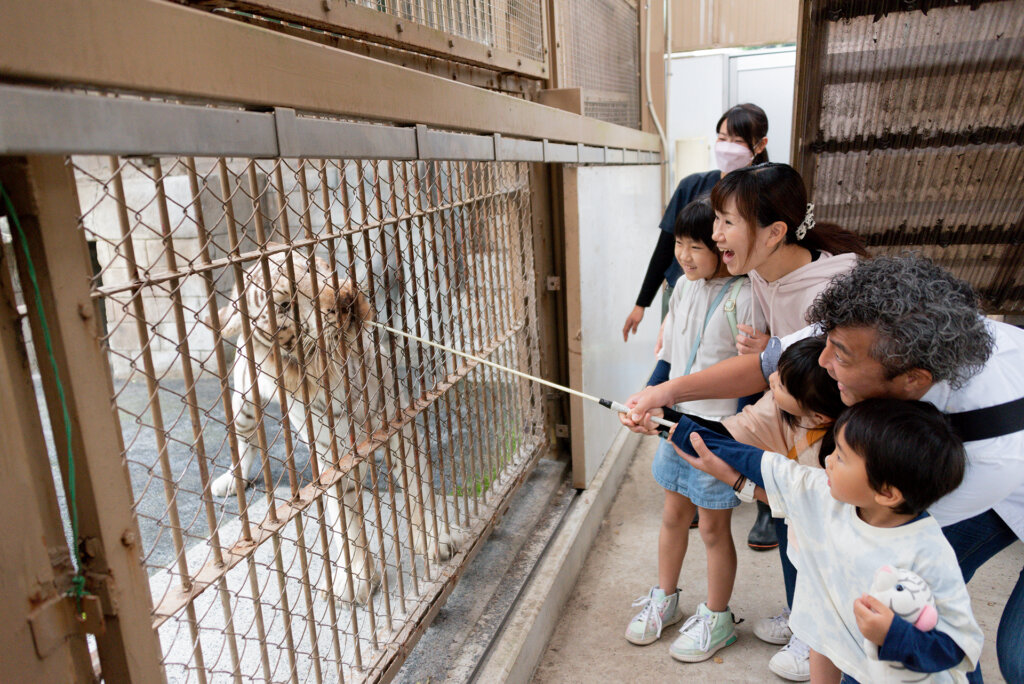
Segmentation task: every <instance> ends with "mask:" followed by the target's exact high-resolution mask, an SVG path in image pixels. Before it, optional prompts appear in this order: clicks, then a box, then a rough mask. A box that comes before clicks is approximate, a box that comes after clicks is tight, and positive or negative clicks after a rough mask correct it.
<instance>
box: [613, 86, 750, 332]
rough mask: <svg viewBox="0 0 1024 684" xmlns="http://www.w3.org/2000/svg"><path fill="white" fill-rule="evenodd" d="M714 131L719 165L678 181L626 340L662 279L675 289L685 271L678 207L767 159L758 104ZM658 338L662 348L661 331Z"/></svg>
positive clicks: (726, 117)
mask: <svg viewBox="0 0 1024 684" xmlns="http://www.w3.org/2000/svg"><path fill="white" fill-rule="evenodd" d="M715 130H717V131H718V140H717V141H716V142H715V159H716V160H717V162H718V168H717V169H713V170H711V171H706V172H703V173H694V174H691V175H689V176H687V177H686V178H684V179H683V180H681V181H679V185H678V186H677V187H676V191H675V192H674V193H673V194H672V199H671V200H669V203H668V207H666V208H665V214H664V216H662V218H661V223H660V224H659V227H660V228H661V233H660V235H659V236H658V242H657V244H656V245H655V247H654V252H653V253H652V254H651V260H650V263H648V264H647V273H646V275H644V282H643V285H642V286H641V287H640V295H639V296H638V297H637V298H636V306H634V307H633V310H632V311H631V312H630V313H629V316H627V317H626V324H625V325H624V326H623V327H622V339H623V341H626V340H627V339H628V338H629V333H630V331H632V332H633V333H634V334H636V329H637V326H639V325H640V321H641V320H643V317H644V309H646V308H647V307H649V306H650V305H651V302H653V301H654V296H655V295H656V294H657V293H658V288H660V287H661V281H662V280H665V281H666V282H668V286H669V288H672V287H674V286H675V284H676V280H677V279H678V278H679V276H680V275H681V274H682V269H680V268H679V264H678V263H677V262H676V259H675V238H674V237H673V234H672V231H673V227H674V226H675V222H676V214H678V213H679V210H680V209H682V208H683V207H685V206H686V205H687V204H689V203H690V202H692V201H693V200H695V199H697V198H698V197H703V196H706V195H709V194H710V193H711V188H713V187H714V185H715V183H717V182H718V181H719V180H720V179H721V178H722V177H723V176H725V175H726V174H727V173H729V172H730V171H734V170H735V169H740V168H743V167H745V166H749V165H750V164H760V163H761V162H766V161H768V153H767V151H766V149H765V148H766V147H767V145H768V138H767V137H766V136H767V135H768V117H767V116H766V115H765V113H764V110H763V109H761V108H760V107H758V106H757V105H755V104H750V103H747V104H739V105H736V106H735V107H732V108H730V109H729V110H728V111H726V112H725V114H722V118H720V119H719V120H718V125H717V126H716V127H715ZM666 301H667V299H666ZM745 327H746V326H744V328H745ZM658 338H659V339H658V348H660V347H661V335H660V334H659V335H658ZM655 352H657V350H655Z"/></svg>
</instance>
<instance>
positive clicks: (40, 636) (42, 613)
mask: <svg viewBox="0 0 1024 684" xmlns="http://www.w3.org/2000/svg"><path fill="white" fill-rule="evenodd" d="M81 600H82V603H81V609H79V605H78V600H77V599H75V597H73V596H63V595H62V596H54V597H52V598H50V599H48V600H46V601H45V602H43V603H42V604H40V605H39V607H37V608H36V609H35V610H34V611H32V613H30V614H29V616H28V624H29V627H30V628H31V629H32V641H33V642H34V643H35V647H36V654H37V655H38V656H39V657H40V659H42V658H46V657H47V656H49V655H50V654H51V653H53V652H54V651H56V650H57V649H58V648H59V647H60V646H61V644H63V643H64V641H65V640H66V639H67V638H68V637H70V636H74V635H78V634H82V635H84V634H103V632H104V630H105V629H106V625H105V623H104V621H103V607H102V606H101V605H100V597H99V596H95V595H91V594H90V595H88V596H83V597H82V599H81Z"/></svg>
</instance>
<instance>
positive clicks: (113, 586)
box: [0, 156, 162, 682]
mask: <svg viewBox="0 0 1024 684" xmlns="http://www.w3.org/2000/svg"><path fill="white" fill-rule="evenodd" d="M0 178H2V180H3V183H4V186H5V187H6V188H7V189H8V193H9V194H10V195H11V197H12V199H13V201H14V204H15V209H16V211H17V212H18V214H19V216H20V218H21V223H22V225H23V226H24V228H25V233H26V236H27V238H28V248H29V252H30V254H31V257H32V261H33V262H34V264H35V270H36V273H37V274H38V276H39V278H38V281H39V287H40V290H41V293H42V299H43V302H42V305H43V309H44V311H45V313H46V317H47V319H48V320H49V325H50V335H51V338H52V341H53V352H54V356H55V358H56V362H57V368H58V372H59V373H60V375H61V377H62V378H63V381H64V390H65V396H66V397H67V402H68V408H69V411H70V414H71V423H72V426H71V428H72V444H71V448H72V452H73V454H74V460H75V471H76V474H77V477H76V479H77V500H78V502H79V519H80V535H81V537H82V546H83V558H84V564H85V567H84V570H85V573H86V577H87V586H86V588H87V590H88V591H89V592H91V593H92V594H95V595H96V596H98V597H99V598H100V601H101V602H102V608H103V613H104V616H105V618H106V630H105V632H104V633H103V634H101V635H98V636H97V638H96V641H97V645H98V647H99V658H100V663H101V667H102V671H103V676H104V678H106V679H107V680H108V681H147V682H149V681H158V680H159V679H161V678H162V674H161V669H160V649H159V647H158V645H157V638H156V632H155V631H154V630H153V625H152V619H151V617H150V612H151V610H152V601H151V599H150V592H149V580H148V578H147V577H146V574H145V572H144V571H143V569H142V567H141V565H140V564H139V558H138V551H139V546H138V539H139V533H138V526H137V524H136V520H135V518H134V516H133V515H132V507H131V489H130V487H129V485H128V473H127V470H126V467H125V464H124V462H123V461H122V459H121V453H122V451H123V448H124V447H123V444H122V441H121V431H120V429H119V428H118V425H117V421H116V419H115V416H114V414H113V413H112V412H111V411H110V407H109V406H108V405H107V404H106V403H105V402H97V401H96V400H95V393H96V388H106V390H107V391H108V393H109V392H112V386H111V380H110V375H109V373H108V372H107V370H106V369H107V365H106V360H105V357H104V355H103V352H102V350H101V349H100V345H99V342H98V331H97V330H96V325H97V318H98V316H97V315H96V313H97V311H96V308H95V306H94V305H93V303H92V299H91V297H90V295H89V285H90V279H91V276H92V269H91V265H90V262H89V255H88V253H87V251H86V246H85V243H84V241H81V242H79V241H75V240H68V234H69V233H71V232H73V231H74V230H75V228H76V226H77V223H78V213H79V206H78V197H77V193H76V190H75V183H74V180H73V178H72V177H71V174H70V173H69V172H68V169H67V167H66V166H65V164H64V158H63V157H57V156H39V157H28V158H13V159H7V160H4V162H3V164H0ZM17 261H18V271H19V274H21V278H22V282H28V276H27V272H28V271H27V268H26V264H25V262H24V259H23V257H20V256H18V257H17ZM57 274H59V275H57ZM29 322H30V324H31V326H32V339H33V344H34V346H35V349H36V354H37V356H38V358H46V355H47V350H46V346H45V344H44V341H43V334H42V330H41V328H40V327H39V320H38V318H37V317H35V316H30V317H29ZM41 376H42V384H43V391H44V393H45V395H46V400H47V401H46V403H47V406H48V408H49V412H50V422H51V424H52V425H61V424H63V418H62V415H61V411H60V409H59V406H60V403H59V401H58V398H57V388H56V383H55V378H54V377H53V374H52V373H51V372H50V371H49V369H48V368H42V369H41ZM85 388H92V389H91V390H88V391H87V390H86V389H85ZM53 437H54V442H55V444H56V450H57V453H58V455H59V458H58V460H59V462H60V467H61V474H62V475H63V478H62V479H63V480H64V484H65V493H66V494H67V486H68V473H67V461H66V454H67V450H68V445H67V444H66V442H65V439H64V433H63V431H61V430H54V431H53ZM68 498H69V499H70V496H69V497H68Z"/></svg>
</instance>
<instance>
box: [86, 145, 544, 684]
mask: <svg viewBox="0 0 1024 684" xmlns="http://www.w3.org/2000/svg"><path fill="white" fill-rule="evenodd" d="M69 164H70V165H71V167H72V170H73V172H74V175H75V178H76V181H77V187H78V193H79V200H80V204H81V209H82V226H83V229H84V232H85V236H86V239H87V240H89V241H95V243H96V253H97V257H98V262H99V270H98V273H97V275H96V277H95V279H94V282H93V294H94V296H95V297H96V298H99V299H100V300H102V302H103V306H104V308H105V312H106V320H107V331H106V334H105V336H104V337H103V340H102V342H103V345H104V348H105V351H106V354H107V357H108V359H109V361H110V367H111V372H112V374H113V380H114V388H115V391H114V396H113V397H112V398H111V401H112V402H113V404H114V408H115V409H116V413H117V416H118V418H119V421H120V425H121V429H122V434H123V441H124V458H125V459H126V462H127V466H128V469H129V472H130V476H131V482H132V489H133V494H134V507H135V513H136V515H137V517H138V520H139V526H140V532H141V536H142V543H141V546H142V561H141V562H142V563H143V564H144V566H145V568H146V570H147V572H148V574H149V577H150V586H151V590H152V596H153V603H154V606H155V608H154V615H153V618H154V624H155V625H156V626H157V628H158V633H159V638H160V641H161V646H162V650H163V666H164V669H165V672H166V674H167V678H168V680H169V681H172V682H192V681H197V682H206V681H211V680H221V679H228V678H231V679H233V680H235V681H243V680H246V681H248V680H250V679H254V678H255V679H264V680H266V681H275V682H276V681H293V682H298V681H303V682H305V681H316V682H321V681H353V680H363V679H374V678H376V677H377V676H379V675H380V673H381V668H382V667H383V666H384V664H386V662H387V658H388V657H393V655H394V653H396V652H398V651H399V650H400V649H397V648H395V646H394V644H395V642H398V641H400V640H402V639H406V638H408V636H409V634H410V630H411V629H412V628H414V627H415V625H416V623H417V622H418V621H419V619H420V617H421V616H422V614H423V611H424V606H425V605H428V604H429V603H430V602H431V601H432V600H434V599H435V598H436V596H437V594H438V592H439V587H440V586H441V583H442V582H443V581H445V580H447V579H448V578H450V577H451V576H452V575H453V573H456V574H457V572H458V566H459V564H460V563H461V562H462V560H463V559H464V556H465V549H466V547H467V545H468V544H469V543H470V542H471V541H472V539H473V537H474V535H477V534H479V533H480V531H481V529H482V528H483V527H484V526H485V524H486V522H487V521H488V519H489V518H490V517H492V516H493V515H494V514H495V513H496V511H497V507H498V506H499V504H500V503H501V499H502V497H503V496H504V495H505V494H507V492H508V487H509V483H510V482H512V481H513V480H514V479H515V478H516V476H517V475H518V474H520V473H522V472H523V470H524V469H525V468H526V466H527V465H528V464H529V462H530V460H531V459H532V458H533V456H534V454H535V453H536V451H537V449H538V448H539V447H540V445H541V444H542V441H543V439H544V434H543V417H542V415H541V410H542V409H541V401H540V393H539V391H538V390H537V388H536V387H535V386H532V385H531V384H529V383H524V382H523V381H520V380H516V379H514V378H511V377H503V376H502V375H501V374H500V373H498V372H497V371H495V370H493V369H491V368H488V367H486V366H478V365H477V364H475V363H468V364H467V363H462V362H460V361H459V360H458V359H455V358H451V357H450V355H446V354H443V353H438V352H436V351H434V350H433V349H432V348H429V347H427V348H420V347H419V346H418V345H416V344H414V343H409V342H408V341H407V340H406V339H404V338H397V337H393V336H390V335H384V334H381V333H379V332H378V329H377V328H376V327H373V326H370V325H369V324H368V323H367V321H368V320H371V319H373V320H379V321H381V322H384V323H386V324H388V325H390V326H392V327H395V328H398V329H405V330H408V331H410V332H412V333H415V334H417V335H421V336H424V337H426V338H432V339H436V340H438V341H440V342H444V343H445V344H448V345H450V346H453V347H457V348H462V349H466V350H469V351H471V352H472V353H474V354H476V355H480V356H484V357H486V358H488V359H489V360H492V361H494V362H496V363H501V364H504V365H509V366H512V367H515V368H518V369H522V370H525V371H527V372H531V373H536V372H537V371H538V368H539V356H538V346H539V345H538V339H537V324H536V303H535V282H534V270H533V248H532V245H533V240H532V232H531V223H530V218H531V212H530V195H529V171H528V167H527V166H526V165H525V164H520V163H493V162H488V163H467V162H391V161H333V160H326V161H325V160H292V159H273V160H254V159H192V158H156V157H154V158H141V159H140V158H117V157H110V158H98V157H74V158H72V159H70V160H69ZM453 557H454V558H455V562H454V563H453V562H452V561H450V560H449V559H451V558H453Z"/></svg>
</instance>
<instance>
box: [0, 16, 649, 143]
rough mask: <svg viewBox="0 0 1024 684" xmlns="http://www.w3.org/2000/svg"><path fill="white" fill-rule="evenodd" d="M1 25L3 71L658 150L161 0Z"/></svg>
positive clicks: (624, 133)
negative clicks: (3, 29)
mask: <svg viewBox="0 0 1024 684" xmlns="http://www.w3.org/2000/svg"><path fill="white" fill-rule="evenodd" d="M0 25H3V26H4V27H5V29H6V30H5V36H4V40H3V41H0V78H3V79H17V80H31V81H37V82H47V83H54V82H56V83H63V84H68V85H88V86H91V87H97V88H110V89H117V90H123V91H129V92H134V93H139V94H149V95H151V94H162V95H166V96H177V97H185V98H195V99H198V100H202V101H211V102H222V103H227V104H234V105H241V106H245V107H268V108H270V107H290V108H292V109H296V110H298V111H309V112H322V113H327V114H334V115H339V116H346V117H356V118H366V119H376V120H385V121H392V122H397V123H414V124H424V125H428V126H432V127H437V128H446V129H451V130H458V131H466V132H478V133H479V132H483V133H487V134H491V133H501V134H502V135H511V136H517V137H524V138H536V139H543V138H547V139H549V140H552V141H559V142H566V143H572V144H574V145H575V144H576V143H584V144H589V145H595V146H599V147H600V146H609V147H620V148H622V147H625V148H630V149H638V150H655V151H656V150H658V149H659V147H658V139H657V137H656V136H654V135H652V134H649V133H644V132H642V131H637V130H634V129H631V128H627V127H624V126H616V125H614V124H610V123H606V122H604V121H599V120H596V119H591V118H587V117H583V116H579V115H576V114H571V113H569V112H563V111H559V110H556V109H553V108H550V107H545V106H543V105H540V104H537V103H534V102H528V101H526V100H522V99H519V98H515V97H511V96H508V95H502V94H499V93H494V92H490V91H486V90H483V89H480V88H475V87H473V86H469V85H465V84H462V83H457V82H454V81H451V80H448V79H443V78H438V77H436V76H431V75H428V74H423V73H419V72H416V71H413V70H411V69H405V68H402V67H399V66H395V65H392V64H386V63H384V62H380V61H377V60H374V59H370V58H368V57H363V56H360V55H357V54H353V53H350V52H345V51H342V50H337V49H334V48H331V47H328V46H325V45H320V44H316V43H312V42H309V41H304V40H301V39H299V38H295V37H292V36H287V35H283V34H279V33H274V32H272V31H268V30H266V29H261V28H258V27H255V26H251V25H248V24H244V23H240V22H237V21H232V20H230V19H225V18H222V17H218V16H216V15H211V14H209V13H206V12H201V11H199V10H195V9H192V8H188V7H181V6H179V5H175V4H171V3H167V2H158V1H157V0H135V1H134V2H130V3H125V2H120V1H119V0H49V1H48V2H45V3H24V2H19V1H18V0H0ZM243 75H244V76H243Z"/></svg>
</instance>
